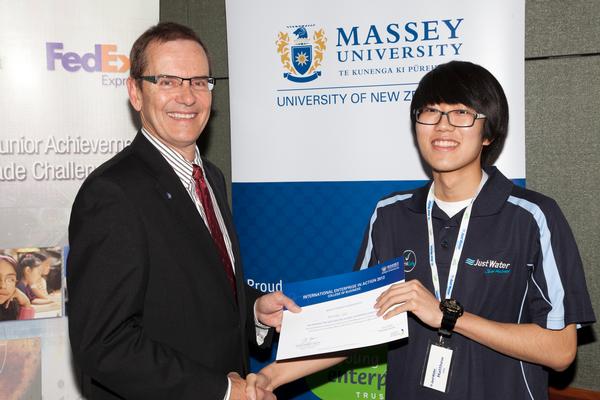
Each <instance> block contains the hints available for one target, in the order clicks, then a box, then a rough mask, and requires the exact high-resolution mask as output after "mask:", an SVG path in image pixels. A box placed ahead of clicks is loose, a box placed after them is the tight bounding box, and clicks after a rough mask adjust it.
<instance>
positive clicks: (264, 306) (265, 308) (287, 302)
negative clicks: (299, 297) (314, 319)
mask: <svg viewBox="0 0 600 400" xmlns="http://www.w3.org/2000/svg"><path fill="white" fill-rule="evenodd" d="M284 307H285V308H287V309H288V310H290V311H291V312H294V313H298V312H300V310H301V308H300V307H298V306H297V305H296V303H294V301H293V300H292V299H290V298H289V297H287V296H286V295H284V294H283V293H282V292H274V293H268V294H265V295H264V296H261V297H259V299H258V300H256V307H255V310H256V318H257V319H258V320H259V321H260V323H261V324H264V325H267V326H271V327H273V328H275V330H277V332H279V331H280V330H281V320H282V319H283V309H284Z"/></svg>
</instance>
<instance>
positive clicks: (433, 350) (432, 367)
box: [421, 342, 454, 393]
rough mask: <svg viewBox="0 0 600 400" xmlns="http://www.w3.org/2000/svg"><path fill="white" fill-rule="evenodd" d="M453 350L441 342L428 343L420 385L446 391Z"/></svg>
mask: <svg viewBox="0 0 600 400" xmlns="http://www.w3.org/2000/svg"><path fill="white" fill-rule="evenodd" d="M453 353H454V350H453V349H452V348H450V347H449V346H447V345H444V344H443V343H433V342H432V343H430V344H429V349H428V351H427V356H426V357H425V365H424V367H425V368H424V369H423V377H422V379H421V385H422V386H424V387H427V388H430V389H433V390H437V391H439V392H443V393H446V392H447V390H448V387H449V385H448V384H449V382H450V375H451V374H450V372H451V367H452V354H453Z"/></svg>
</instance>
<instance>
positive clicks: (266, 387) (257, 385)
mask: <svg viewBox="0 0 600 400" xmlns="http://www.w3.org/2000/svg"><path fill="white" fill-rule="evenodd" d="M227 377H228V378H229V380H230V382H231V393H230V396H229V400H276V399H277V397H275V395H274V394H273V390H274V388H273V386H272V385H271V380H270V379H269V378H268V377H267V376H266V375H265V374H262V373H260V372H259V373H258V374H248V376H247V377H246V379H245V380H244V379H242V377H240V375H239V374H238V373H237V372H230V373H229V374H228V375H227Z"/></svg>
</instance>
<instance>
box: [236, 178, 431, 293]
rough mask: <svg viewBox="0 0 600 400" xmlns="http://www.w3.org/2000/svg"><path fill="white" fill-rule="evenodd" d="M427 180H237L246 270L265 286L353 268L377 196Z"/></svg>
mask: <svg viewBox="0 0 600 400" xmlns="http://www.w3.org/2000/svg"><path fill="white" fill-rule="evenodd" d="M425 183H426V182H425V181H373V182H294V183H289V182H286V183H233V214H234V218H235V222H236V227H237V232H238V235H239V238H240V245H241V251H242V259H243V261H244V274H245V275H246V278H247V281H248V283H249V284H250V285H251V286H254V287H256V288H258V289H260V290H262V291H272V290H276V289H280V288H281V283H282V282H294V281H302V280H306V279H314V278H320V277H322V276H327V275H336V274H341V273H345V272H350V271H351V269H352V266H353V265H354V262H355V259H356V256H357V254H358V250H359V247H360V243H361V240H362V237H363V234H364V231H365V229H366V227H367V224H368V222H369V218H370V216H371V213H372V212H373V209H374V208H375V205H376V204H377V201H378V200H379V199H381V198H382V197H383V196H385V195H386V194H389V193H392V192H395V191H402V190H409V189H412V188H415V187H419V186H422V185H424V184H425Z"/></svg>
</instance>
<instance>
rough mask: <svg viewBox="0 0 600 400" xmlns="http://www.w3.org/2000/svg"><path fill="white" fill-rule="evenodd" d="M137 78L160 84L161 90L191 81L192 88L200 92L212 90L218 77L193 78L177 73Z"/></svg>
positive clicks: (177, 86)
mask: <svg viewBox="0 0 600 400" xmlns="http://www.w3.org/2000/svg"><path fill="white" fill-rule="evenodd" d="M137 79H142V80H144V81H148V82H150V83H154V84H155V85H158V87H159V88H160V89H161V90H171V89H175V88H179V87H181V86H182V85H183V82H184V81H189V82H190V88H192V90H194V91H198V92H210V91H211V90H213V88H214V87H215V82H216V79H215V78H213V77H211V76H192V77H191V78H182V77H180V76H175V75H149V76H140V77H138V78H137Z"/></svg>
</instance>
